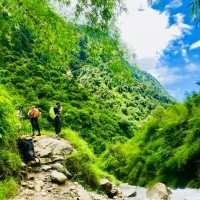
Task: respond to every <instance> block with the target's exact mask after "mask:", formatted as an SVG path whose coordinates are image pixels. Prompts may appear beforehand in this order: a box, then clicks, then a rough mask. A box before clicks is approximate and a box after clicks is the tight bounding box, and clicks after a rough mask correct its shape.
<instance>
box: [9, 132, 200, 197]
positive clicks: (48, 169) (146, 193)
mask: <svg viewBox="0 0 200 200" xmlns="http://www.w3.org/2000/svg"><path fill="white" fill-rule="evenodd" d="M33 141H34V146H35V152H36V155H37V156H38V157H39V159H40V163H35V162H33V163H29V164H27V165H25V164H24V171H25V173H26V174H27V176H26V179H25V180H23V181H22V182H21V185H20V189H19V193H18V195H17V196H15V197H14V198H12V200H111V199H113V200H148V199H150V200H200V190H197V189H189V190H188V189H186V190H180V189H179V190H170V189H169V188H167V187H166V186H165V185H164V184H162V183H158V184H156V185H154V186H153V187H152V188H150V189H149V190H147V189H145V188H142V187H136V186H130V185H128V184H125V183H122V184H121V185H120V186H118V187H117V186H115V185H114V184H113V183H111V182H110V181H109V180H107V179H102V180H101V182H100V186H102V188H105V195H99V194H97V193H95V192H88V191H87V190H85V189H84V187H83V186H82V185H80V184H79V183H78V182H74V181H72V180H71V177H72V175H71V174H70V172H69V171H68V170H67V169H66V167H64V161H65V160H66V159H67V156H69V155H70V154H71V153H72V152H73V151H76V150H75V149H74V148H73V147H72V145H71V144H70V143H69V142H68V141H66V140H64V139H62V138H60V137H58V136H55V135H53V136H35V137H34V138H33ZM108 189H109V190H110V191H109V193H113V197H112V198H108V196H107V195H106V191H108Z"/></svg>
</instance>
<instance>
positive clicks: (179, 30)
mask: <svg viewBox="0 0 200 200" xmlns="http://www.w3.org/2000/svg"><path fill="white" fill-rule="evenodd" d="M126 3H127V7H128V10H129V12H128V13H127V14H123V15H122V16H120V17H119V27H120V30H121V35H122V39H123V40H124V41H125V42H126V43H128V44H131V45H132V46H133V48H134V49H135V51H136V54H137V56H138V58H144V57H155V56H156V55H158V54H161V53H162V51H163V50H164V49H166V48H167V46H168V45H169V44H170V42H171V41H173V40H175V39H178V38H181V37H182V36H183V34H184V32H185V31H188V30H190V26H188V25H187V24H184V23H183V15H181V14H177V15H174V18H175V20H176V23H175V24H173V25H172V26H169V24H168V20H169V13H167V12H162V13H160V12H159V11H156V10H154V9H151V8H150V7H149V6H148V5H147V1H146V0H134V1H133V0H126ZM141 10H142V11H141Z"/></svg>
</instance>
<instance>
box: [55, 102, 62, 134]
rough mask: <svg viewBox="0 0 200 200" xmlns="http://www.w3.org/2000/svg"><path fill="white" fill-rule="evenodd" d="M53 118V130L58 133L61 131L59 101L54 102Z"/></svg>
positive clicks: (60, 107)
mask: <svg viewBox="0 0 200 200" xmlns="http://www.w3.org/2000/svg"><path fill="white" fill-rule="evenodd" d="M53 110H54V114H55V119H54V125H55V132H56V134H59V133H60V132H61V114H60V112H61V111H62V106H61V105H60V103H56V106H55V107H54V108H53Z"/></svg>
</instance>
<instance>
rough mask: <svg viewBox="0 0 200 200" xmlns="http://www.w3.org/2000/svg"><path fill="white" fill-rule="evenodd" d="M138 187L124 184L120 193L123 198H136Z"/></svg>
mask: <svg viewBox="0 0 200 200" xmlns="http://www.w3.org/2000/svg"><path fill="white" fill-rule="evenodd" d="M136 189H137V188H136V187H135V186H131V185H128V184H127V183H123V184H121V185H120V191H121V192H122V196H123V197H135V196H136V194H137V193H136Z"/></svg>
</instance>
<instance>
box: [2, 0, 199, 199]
mask: <svg viewBox="0 0 200 200" xmlns="http://www.w3.org/2000/svg"><path fill="white" fill-rule="evenodd" d="M0 25H1V29H0V44H1V45H0V58H1V59H0V84H1V88H0V89H1V91H2V92H1V94H0V97H1V98H0V109H1V113H0V115H1V122H0V123H1V127H0V135H1V141H0V142H1V145H2V148H1V154H0V155H1V159H0V160H1V162H0V172H1V173H0V174H1V176H0V184H2V185H6V184H5V183H7V184H10V185H12V187H13V188H16V183H15V181H13V179H12V178H15V179H16V180H19V178H20V176H21V174H20V173H18V170H17V169H19V167H20V158H19V155H18V153H17V148H16V139H17V131H18V128H17V119H16V116H15V115H16V108H17V107H18V106H19V105H23V106H24V111H25V113H27V112H28V109H29V108H30V107H31V106H32V105H35V106H36V107H38V108H39V109H40V111H41V113H42V115H41V117H40V119H39V122H40V126H41V129H42V131H44V132H46V131H47V132H48V131H50V132H52V131H54V128H53V120H52V119H51V118H50V116H49V109H50V107H51V106H54V105H55V103H56V102H57V101H59V102H61V104H62V106H63V110H62V129H63V130H64V132H65V131H66V129H67V130H72V131H76V132H78V133H79V136H80V137H81V138H82V139H84V140H85V142H87V144H88V146H89V147H90V150H89V152H92V153H94V154H95V156H97V157H98V159H99V161H100V162H101V163H102V164H101V165H102V166H101V167H102V168H103V169H104V170H105V171H107V172H109V173H111V174H113V175H115V176H116V177H117V178H118V179H119V180H123V181H128V182H129V183H131V184H134V185H135V184H138V185H151V184H152V183H154V182H157V181H162V182H164V183H167V184H169V185H171V186H182V187H184V186H186V185H189V186H192V187H196V186H198V187H199V180H198V178H197V177H199V170H200V168H199V156H198V155H199V151H200V150H199V149H200V147H199V139H198V138H199V135H198V133H199V125H198V121H199V120H198V112H197V111H198V110H199V103H198V102H199V94H198V93H197V94H194V95H193V96H191V97H188V99H187V101H186V102H185V103H184V104H177V103H176V102H175V100H174V99H172V98H171V97H170V96H169V95H168V94H167V92H166V91H165V90H164V89H163V88H162V86H161V85H160V83H159V82H158V81H156V80H155V79H154V78H153V77H152V76H151V75H149V74H148V73H146V72H144V71H141V70H140V69H138V68H137V66H132V65H130V63H129V62H128V61H127V60H126V59H125V57H126V50H125V49H124V48H123V45H122V44H121V42H120V39H119V37H118V35H115V34H111V33H109V32H103V31H100V30H99V31H97V30H96V29H92V28H89V27H87V26H80V25H76V24H75V23H73V22H70V21H65V20H64V19H62V18H61V17H60V16H58V14H56V13H54V12H53V11H52V10H51V9H50V8H49V7H48V6H47V5H46V4H45V3H44V1H34V0H32V1H30V0H29V1H28V0H21V1H17V0H12V1H11V0H0ZM155 109H156V110H155ZM24 123H25V124H24V126H23V130H22V131H23V132H24V133H28V132H29V130H28V129H29V121H28V120H25V121H24ZM69 132H70V131H69ZM66 137H67V136H66ZM190 144H193V145H190ZM92 153H91V155H92ZM79 154H80V153H78V156H77V157H79V156H80V155H79ZM73 159H75V161H76V159H77V160H78V162H79V161H80V160H81V159H80V157H79V159H78V158H76V156H75V158H73V157H72V160H73ZM191 162H192V163H193V164H192V165H191V166H190V165H189V164H190V163H191ZM5 163H6V167H5ZM75 163H77V162H75ZM85 170H86V168H85ZM188 170H189V171H191V173H189V174H188V175H187V176H186V175H185V174H186V172H188ZM86 171H87V170H86ZM83 174H84V173H83ZM174 174H176V175H174ZM82 177H84V175H82ZM1 188H3V189H2V191H1ZM12 191H14V189H11V190H10V191H7V190H6V186H5V187H1V185H0V195H1V194H3V195H4V196H2V198H1V199H3V198H4V197H5V196H6V195H5V194H7V193H9V194H10V193H12ZM4 193H5V194H4ZM0 197H1V196H0Z"/></svg>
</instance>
